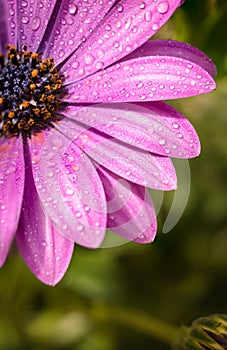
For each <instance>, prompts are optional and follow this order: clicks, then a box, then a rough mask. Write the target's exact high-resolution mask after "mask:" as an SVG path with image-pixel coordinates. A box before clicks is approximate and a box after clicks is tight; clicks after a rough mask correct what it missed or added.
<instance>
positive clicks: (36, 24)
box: [31, 16, 41, 30]
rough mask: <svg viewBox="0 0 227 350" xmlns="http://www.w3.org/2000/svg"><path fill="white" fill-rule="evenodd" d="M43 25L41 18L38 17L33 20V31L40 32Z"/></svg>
mask: <svg viewBox="0 0 227 350" xmlns="http://www.w3.org/2000/svg"><path fill="white" fill-rule="evenodd" d="M40 24H41V18H40V17H39V16H36V17H34V18H33V19H32V25H31V28H32V30H38V29H39V27H40Z"/></svg>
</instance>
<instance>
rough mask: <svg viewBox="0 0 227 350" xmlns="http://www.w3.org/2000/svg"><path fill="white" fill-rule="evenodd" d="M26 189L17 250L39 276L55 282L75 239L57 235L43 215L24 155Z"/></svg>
mask: <svg viewBox="0 0 227 350" xmlns="http://www.w3.org/2000/svg"><path fill="white" fill-rule="evenodd" d="M25 160H26V175H25V191H24V198H23V205H22V212H21V218H20V223H19V227H18V234H17V244H18V246H19V249H20V252H21V254H22V256H23V258H24V260H25V262H26V263H27V265H28V266H29V268H30V269H31V270H32V272H33V273H34V274H35V275H36V277H37V278H38V279H40V280H41V281H42V282H44V283H46V284H49V285H55V284H57V283H58V282H59V281H60V280H61V279H62V277H63V276H64V274H65V272H66V270H67V268H68V265H69V263H70V260H71V257H72V253H73V247H74V243H73V242H71V241H69V240H68V239H66V238H64V237H63V236H61V235H59V234H58V232H57V231H56V230H55V229H54V228H53V226H52V223H51V221H50V219H49V218H48V217H47V216H46V215H45V213H44V212H43V209H42V205H41V203H40V200H39V198H38V194H37V191H36V188H35V184H34V180H33V175H32V170H31V164H29V163H30V161H29V155H28V154H27V155H26V158H25Z"/></svg>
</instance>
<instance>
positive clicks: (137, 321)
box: [93, 305, 181, 345]
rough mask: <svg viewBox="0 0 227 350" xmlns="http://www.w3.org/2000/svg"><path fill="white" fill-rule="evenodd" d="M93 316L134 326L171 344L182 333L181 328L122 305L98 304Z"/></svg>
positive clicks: (105, 320) (174, 342)
mask: <svg viewBox="0 0 227 350" xmlns="http://www.w3.org/2000/svg"><path fill="white" fill-rule="evenodd" d="M93 316H94V317H95V319H96V320H100V321H104V322H108V323H112V322H114V323H117V324H121V325H123V326H126V327H130V328H133V329H134V330H136V331H139V332H142V333H144V334H146V335H148V336H151V337H152V338H155V339H157V340H159V341H161V342H163V343H167V344H169V345H174V344H176V343H177V341H178V339H179V337H180V333H181V328H177V327H175V326H173V325H170V324H168V323H166V322H163V321H160V320H157V319H156V318H154V317H151V316H149V315H146V314H143V313H141V312H138V311H134V310H128V309H125V308H122V307H115V306H114V307H113V306H108V305H102V306H97V305H96V306H95V307H94V309H93Z"/></svg>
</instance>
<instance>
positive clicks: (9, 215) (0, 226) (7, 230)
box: [0, 138, 24, 266]
mask: <svg viewBox="0 0 227 350" xmlns="http://www.w3.org/2000/svg"><path fill="white" fill-rule="evenodd" d="M0 169H1V175H0V179H1V180H0V266H2V265H3V264H4V262H5V259H6V257H7V254H8V251H9V248H10V245H11V242H12V240H13V238H14V235H15V233H16V230H17V225H18V221H19V217H20V212H21V203H22V197H23V190H24V156H23V145H22V140H21V138H17V139H15V138H11V139H9V140H1V141H0Z"/></svg>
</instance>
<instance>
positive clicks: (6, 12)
mask: <svg viewBox="0 0 227 350" xmlns="http://www.w3.org/2000/svg"><path fill="white" fill-rule="evenodd" d="M0 8H1V16H0V53H3V54H5V53H6V45H7V44H9V43H10V44H12V45H16V40H17V35H16V30H17V26H16V13H17V7H16V1H15V0H12V1H10V0H8V1H6V0H0Z"/></svg>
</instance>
